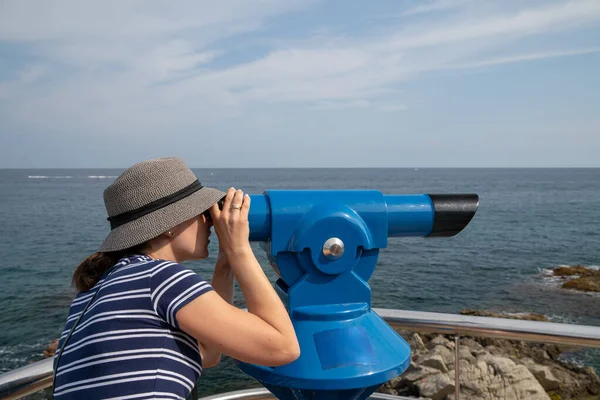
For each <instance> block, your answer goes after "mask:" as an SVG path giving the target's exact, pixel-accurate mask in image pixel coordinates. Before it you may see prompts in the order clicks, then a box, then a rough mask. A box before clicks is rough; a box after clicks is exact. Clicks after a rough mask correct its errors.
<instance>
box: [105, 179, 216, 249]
mask: <svg viewBox="0 0 600 400" xmlns="http://www.w3.org/2000/svg"><path fill="white" fill-rule="evenodd" d="M225 195H226V193H224V192H222V191H220V190H218V189H214V188H210V187H203V188H202V189H200V190H198V191H197V192H194V193H192V194H191V195H189V196H187V197H186V198H184V199H181V200H179V201H177V202H175V203H173V204H169V205H168V206H166V207H163V208H161V209H159V210H156V211H154V212H151V213H150V214H146V215H144V216H143V217H140V218H138V219H136V220H134V221H131V222H128V223H126V224H124V225H121V226H119V227H117V228H115V229H113V230H112V231H110V233H109V234H108V236H107V237H106V239H105V240H104V242H103V243H102V245H101V246H100V249H99V250H98V251H99V252H103V253H105V252H110V251H119V250H124V249H128V248H130V247H134V246H138V245H140V244H142V243H145V242H147V241H148V240H150V239H153V238H155V237H158V236H160V235H161V234H162V233H164V232H166V231H168V230H169V229H171V228H173V227H174V226H176V225H179V224H181V223H182V222H185V221H187V220H189V219H191V218H194V217H196V216H198V215H200V214H202V213H203V212H204V211H206V210H208V209H209V208H210V207H212V206H213V204H215V203H216V202H218V201H219V200H221V199H222V198H223V197H224V196H225Z"/></svg>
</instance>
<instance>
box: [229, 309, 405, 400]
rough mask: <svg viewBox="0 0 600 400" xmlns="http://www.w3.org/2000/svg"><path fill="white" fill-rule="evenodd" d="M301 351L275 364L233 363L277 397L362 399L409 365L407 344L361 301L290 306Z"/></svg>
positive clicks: (337, 399)
mask: <svg viewBox="0 0 600 400" xmlns="http://www.w3.org/2000/svg"><path fill="white" fill-rule="evenodd" d="M292 320H293V323H294V327H295V329H296V334H297V336H298V340H299V341H300V348H301V349H302V350H301V351H302V354H301V356H300V358H299V359H298V360H296V361H295V362H293V363H291V364H288V365H284V366H281V367H274V368H270V367H263V366H257V365H253V364H246V363H239V365H238V366H239V368H240V369H241V370H242V371H243V372H245V373H246V374H248V375H250V376H252V377H254V378H255V379H257V380H258V381H259V382H261V383H262V384H263V385H264V386H265V387H266V388H267V389H268V390H269V391H270V392H271V393H273V394H274V395H275V396H276V397H277V398H279V399H296V400H308V399H311V400H319V399H335V400H347V399H355V400H362V399H365V398H367V397H369V396H370V395H371V394H372V393H373V392H374V391H375V390H376V389H377V388H378V387H379V386H381V385H382V384H383V383H385V382H387V381H389V380H390V379H393V378H394V377H396V376H398V375H400V374H402V373H403V372H404V371H405V370H406V369H407V368H408V366H409V365H410V347H409V345H408V344H407V343H406V342H405V341H404V339H402V337H401V336H400V335H398V334H397V333H396V332H395V331H394V330H393V329H392V328H391V327H390V326H389V325H388V324H387V323H386V322H385V321H384V320H383V319H381V318H380V317H379V316H378V315H377V314H376V313H375V312H373V311H372V310H370V309H369V307H368V306H367V304H365V303H354V304H340V305H329V306H326V307H323V306H318V307H317V306H307V307H300V308H298V309H296V310H294V311H293V313H292Z"/></svg>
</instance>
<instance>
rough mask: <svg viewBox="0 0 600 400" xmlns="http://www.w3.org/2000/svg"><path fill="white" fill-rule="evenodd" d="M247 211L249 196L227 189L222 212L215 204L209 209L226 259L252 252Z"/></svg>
mask: <svg viewBox="0 0 600 400" xmlns="http://www.w3.org/2000/svg"><path fill="white" fill-rule="evenodd" d="M249 210H250V196H248V195H244V192H243V191H242V190H240V189H238V190H235V189H234V188H229V190H228V191H227V195H226V196H225V199H224V201H223V209H222V210H219V207H218V206H217V204H214V205H213V206H212V207H211V208H210V214H211V217H212V220H213V226H214V228H215V233H216V234H217V237H218V238H219V245H220V246H221V248H222V250H223V253H224V255H225V256H226V257H229V256H231V255H238V254H244V253H246V252H248V251H250V252H251V251H252V250H251V247H250V241H249V240H248V238H249V236H250V227H249V224H248V212H249Z"/></svg>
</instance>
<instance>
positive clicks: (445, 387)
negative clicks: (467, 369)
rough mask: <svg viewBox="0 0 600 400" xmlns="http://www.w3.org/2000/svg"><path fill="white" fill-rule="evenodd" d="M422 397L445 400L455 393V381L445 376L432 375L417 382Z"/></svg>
mask: <svg viewBox="0 0 600 400" xmlns="http://www.w3.org/2000/svg"><path fill="white" fill-rule="evenodd" d="M417 387H418V388H419V392H420V395H421V396H425V397H429V398H430V399H431V400H443V399H445V398H446V397H447V396H448V395H449V394H450V393H452V392H453V391H454V381H453V380H452V379H450V378H449V377H448V376H447V375H445V374H437V375H431V376H429V377H427V378H425V379H422V380H420V381H419V382H417Z"/></svg>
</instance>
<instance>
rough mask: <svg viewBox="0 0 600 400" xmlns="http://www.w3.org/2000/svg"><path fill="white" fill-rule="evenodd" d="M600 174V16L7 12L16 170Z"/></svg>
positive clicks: (122, 3)
mask: <svg viewBox="0 0 600 400" xmlns="http://www.w3.org/2000/svg"><path fill="white" fill-rule="evenodd" d="M165 156H177V157H181V158H183V159H184V160H185V161H186V162H187V163H188V165H189V166H190V167H194V168H223V167H225V168H227V167H232V168H244V167H248V168H250V167H274V168H277V167H411V168H412V167H415V168H417V167H419V168H425V167H600V1H598V0H572V1H565V0H544V1H542V0H372V1H357V0H329V1H318V0H255V1H252V2H250V1H246V0H219V1H218V2H216V1H204V0H195V1H192V0H190V1H162V2H159V1H154V0H143V1H142V0H140V1H127V0H104V1H80V0H73V1H65V0H55V1H52V2H48V1H42V0H38V1H29V0H0V168H125V167H128V166H130V165H132V164H134V163H136V162H139V161H142V160H144V159H150V158H155V157H165Z"/></svg>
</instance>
